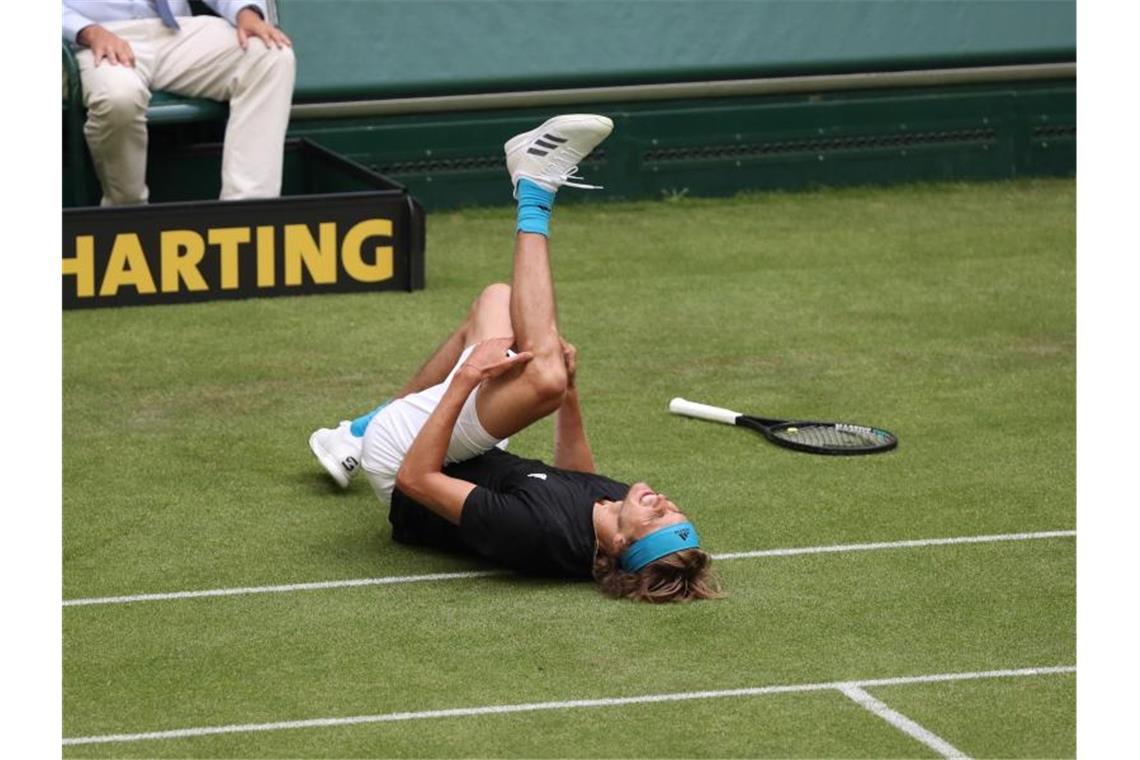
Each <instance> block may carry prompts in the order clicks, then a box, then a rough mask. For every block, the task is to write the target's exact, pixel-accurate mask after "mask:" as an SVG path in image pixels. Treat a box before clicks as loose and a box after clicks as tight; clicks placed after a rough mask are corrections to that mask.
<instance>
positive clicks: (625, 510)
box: [618, 483, 688, 541]
mask: <svg viewBox="0 0 1140 760" xmlns="http://www.w3.org/2000/svg"><path fill="white" fill-rule="evenodd" d="M687 519H688V518H687V517H685V515H684V514H682V513H681V510H679V509H677V505H676V504H674V503H673V502H672V501H670V500H669V497H668V496H666V495H665V494H661V493H657V492H656V491H654V490H653V489H652V488H651V487H650V486H649V485H648V484H646V483H634V484H633V486H632V487H631V488H630V489H629V492H628V493H627V494H626V495H625V498H624V499H622V502H621V510H620V511H619V512H618V530H619V531H620V532H621V533H622V534H624V535H625V536H626V537H627V538H628V539H629V540H631V541H636V540H637V539H639V538H641V537H642V536H645V535H647V534H649V533H652V532H653V531H655V530H659V529H660V528H664V527H666V526H667V525H675V524H676V523H682V522H685V521H686V520H687Z"/></svg>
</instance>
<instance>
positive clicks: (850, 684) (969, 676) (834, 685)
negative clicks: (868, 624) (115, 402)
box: [63, 665, 1077, 745]
mask: <svg viewBox="0 0 1140 760" xmlns="http://www.w3.org/2000/svg"><path fill="white" fill-rule="evenodd" d="M1075 672H1077V669H1076V667H1074V666H1072V665H1058V666H1052V667H1042V668H1019V669H1016V670H986V671H978V672H974V673H939V674H934V675H924V676H902V677H898V678H875V679H868V680H863V681H834V682H830V683H807V684H784V685H780V686H757V687H750V688H744V689H722V690H718V691H687V692H674V693H671V694H644V695H641V696H636V697H606V698H603V699H573V700H567V701H562V702H531V703H527V704H514V705H488V706H484V707H456V708H451V709H446V710H422V711H418V712H395V713H383V714H380V715H356V716H351V717H346V718H311V719H309V720H288V721H280V722H276V723H241V724H232V725H228V726H203V727H200V728H180V729H175V730H172V731H148V732H146V733H138V734H103V735H100V736H75V737H70V738H64V740H63V743H64V744H65V745H74V744H111V743H117V742H139V741H150V740H159V739H187V738H191V737H197V736H215V735H218V734H245V733H254V732H258V731H284V730H288V729H297V728H325V727H330V726H356V725H363V724H368V723H396V722H401V721H409V720H427V719H433V718H461V717H469V716H475V715H505V714H508V713H523V712H538V711H542V710H572V709H578V708H584V707H613V706H618V705H639V704H649V703H660V702H683V701H687V700H693V699H715V698H722V697H759V696H764V695H768V694H790V693H797V692H812V691H827V690H829V689H835V690H838V691H843V690H844V689H851V688H860V687H873V686H899V685H902V684H916V683H938V682H945V681H967V680H974V679H982V678H1016V677H1025V676H1039V675H1052V674H1059V673H1075ZM844 693H846V692H844Z"/></svg>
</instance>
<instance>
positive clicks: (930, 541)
mask: <svg viewBox="0 0 1140 760" xmlns="http://www.w3.org/2000/svg"><path fill="white" fill-rule="evenodd" d="M1076 535H1077V532H1076V531H1075V530H1047V531H1039V532H1037V533H1001V534H996V535H991V536H958V537H956V538H917V539H914V540H912V541H883V542H879V543H873V544H838V545H836V546H805V547H802V548H798V549H760V550H758V551H753V552H731V553H729V554H714V555H713V559H717V560H726V559H753V558H756V557H791V556H794V555H797V554H831V553H833V552H869V551H875V550H877V549H907V548H912V547H916V546H949V545H951V544H992V543H995V542H998V541H1037V540H1041V539H1043V538H1071V537H1073V536H1076Z"/></svg>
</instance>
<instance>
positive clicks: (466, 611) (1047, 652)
mask: <svg viewBox="0 0 1140 760" xmlns="http://www.w3.org/2000/svg"><path fill="white" fill-rule="evenodd" d="M512 222H513V213H512V212H511V210H509V209H505V208H504V209H487V210H473V211H465V212H460V213H453V214H440V215H433V216H432V217H431V218H430V219H429V222H428V241H429V249H428V289H427V290H425V291H421V292H417V293H413V294H401V293H385V294H377V295H371V296H369V295H351V296H349V295H346V296H321V297H302V298H284V299H272V300H263V301H245V302H234V303H219V304H203V305H193V306H177V307H161V308H158V307H155V308H135V309H120V310H105V311H90V312H72V313H67V314H65V315H64V378H63V380H64V473H63V475H64V590H63V594H64V598H65V599H74V598H79V597H92V596H109V595H119V594H141V593H152V592H169V591H182V590H195V589H209V588H223V587H231V586H250V585H268V584H282V583H296V582H307V581H323V580H336V579H349V578H364V577H375V576H383V575H411V574H418V573H430V572H439V571H452V570H468V569H484V568H486V567H487V565H484V564H482V563H480V562H478V561H475V560H473V559H471V558H467V557H461V556H449V555H441V554H436V553H428V552H422V551H414V550H412V549H409V548H406V547H402V546H399V545H397V544H394V543H393V542H391V541H390V539H389V530H388V525H387V519H386V514H385V513H384V512H383V511H382V510H381V509H380V508H379V506H378V505H377V504H376V502H375V499H374V497H373V495H372V493H371V489H370V488H369V487H368V485H367V484H366V483H364V482H357V483H354V484H353V487H352V488H351V489H350V490H349V491H348V492H347V493H342V492H340V491H339V489H337V488H336V487H335V486H332V485H331V484H330V483H328V482H326V478H324V477H322V474H321V471H320V470H319V468H318V467H317V466H316V464H315V462H314V461H313V460H312V456H311V454H310V453H309V451H308V447H307V445H306V439H307V436H308V434H309V433H310V432H311V431H312V430H313V429H314V428H315V427H318V426H322V425H327V424H329V423H332V422H335V421H336V420H339V419H342V418H345V417H349V416H353V415H354V414H356V413H359V412H362V411H365V410H367V409H368V408H369V407H370V406H371V405H373V404H374V403H375V402H376V401H378V400H380V399H382V398H383V397H384V396H385V394H387V393H390V392H392V391H393V390H395V389H396V388H397V387H398V386H399V385H401V384H402V382H403V381H404V379H405V378H406V377H407V376H408V375H409V374H410V373H411V372H412V371H413V370H414V369H415V368H416V367H417V366H418V365H419V364H420V362H422V360H423V359H424V358H425V356H426V352H427V351H428V350H429V348H431V347H434V345H436V344H437V343H438V342H439V340H441V339H442V337H443V336H444V335H445V334H446V332H447V331H448V330H449V329H450V327H451V326H453V325H454V323H455V322H457V321H458V320H459V319H460V318H461V316H462V315H463V313H464V311H465V309H466V306H467V304H468V303H469V302H470V300H471V299H472V298H473V297H474V296H475V294H476V293H477V292H478V290H479V289H480V287H481V286H482V285H484V284H486V283H488V282H491V281H494V280H507V279H509V276H510V253H511V239H510V231H511V229H512ZM1074 248H1075V187H1074V183H1073V182H1072V181H1065V180H1050V181H1031V182H1016V183H1001V184H985V185H973V184H971V185H937V186H918V187H906V188H895V189H886V190H884V189H858V190H842V191H821V192H817V193H810V194H766V195H753V196H741V197H738V198H734V199H729V200H708V201H706V200H693V199H684V200H681V201H678V202H658V203H629V204H613V205H580V206H574V205H568V206H566V207H563V208H559V209H558V210H557V211H556V212H555V220H554V235H553V252H554V253H553V257H554V258H553V260H554V270H555V277H556V281H557V287H558V297H559V307H560V315H561V323H562V327H563V330H564V332H565V333H566V334H567V337H568V338H569V339H570V340H572V341H574V342H575V343H576V344H577V345H578V346H579V351H580V354H579V355H580V364H581V369H580V377H579V384H580V386H581V389H582V390H581V395H582V398H583V404H584V408H585V414H586V421H587V427H588V430H589V432H590V436H591V440H592V442H593V445H594V450H595V455H596V457H597V460H598V462H599V465H600V467H601V469H602V471H603V472H605V473H606V474H609V475H612V476H614V477H617V478H622V479H635V478H636V479H646V480H648V481H649V482H650V483H652V484H654V485H656V486H657V487H659V488H661V489H662V490H664V491H665V492H667V493H669V494H670V496H671V497H672V498H673V499H674V500H675V501H676V502H677V503H678V504H679V505H681V506H682V508H684V509H686V511H687V512H688V513H689V514H690V516H691V517H692V518H693V519H694V521H695V522H696V523H697V524H698V526H699V527H700V530H701V535H702V539H703V541H704V543H705V545H706V546H707V548H708V549H709V550H710V551H713V552H714V553H724V552H733V551H745V550H754V549H767V548H782V547H796V546H815V545H828V544H839V543H853V542H866V541H892V540H899V539H911V538H931V537H942V536H971V535H980V534H999V533H1018V532H1024V531H1043V530H1065V529H1071V528H1073V527H1074V523H1075V515H1074V502H1075V446H1076V443H1075V387H1074V386H1075V257H1074ZM676 395H681V396H685V397H688V398H691V399H694V400H699V401H705V402H708V403H713V404H718V405H725V406H730V407H734V408H737V409H739V410H742V411H752V412H757V413H764V414H770V415H772V416H783V415H787V416H802V417H822V418H828V417H841V418H846V419H851V420H853V421H857V422H868V423H874V424H879V425H882V426H884V427H887V428H888V429H891V430H892V431H894V432H895V433H897V434H898V435H899V437H900V440H901V444H900V447H899V449H898V450H897V451H895V452H892V453H890V454H887V455H883V456H878V457H860V458H850V459H847V458H838V459H832V458H821V457H812V456H809V455H804V454H798V453H794V452H789V451H785V450H782V449H779V448H776V447H774V446H771V445H769V444H767V443H765V442H764V441H763V440H762V439H760V438H759V437H758V436H755V435H753V434H750V433H748V432H746V431H743V430H734V429H731V428H728V427H725V426H720V425H714V424H710V423H705V422H701V421H697V420H689V419H682V418H678V417H675V416H672V415H670V414H668V413H667V411H666V408H667V404H668V400H669V399H670V398H672V397H673V396H676ZM551 435H552V433H551V426H550V425H549V423H545V424H539V425H537V426H535V427H534V428H532V429H530V430H528V431H525V432H524V433H522V434H520V435H518V436H516V437H514V438H513V439H512V450H514V451H516V452H517V453H520V454H523V455H525V456H537V457H542V458H549V454H550V443H551ZM718 566H719V571H720V574H721V576H722V578H723V579H724V581H725V583H726V586H727V590H728V592H729V596H728V597H727V598H726V599H723V600H719V601H716V602H708V603H701V604H697V605H692V606H687V607H669V608H664V609H662V608H654V607H649V606H642V605H635V604H631V603H621V602H614V601H609V600H606V599H604V598H603V597H601V596H600V595H599V594H597V593H596V592H595V591H593V589H592V587H591V585H590V584H559V583H551V582H537V581H528V580H521V579H517V578H513V577H510V576H507V577H496V578H490V579H477V580H460V581H448V582H440V583H417V584H408V585H401V586H386V587H374V588H362V589H332V590H323V591H305V592H296V593H290V594H279V595H269V596H243V597H232V598H221V599H196V600H183V601H163V602H149V603H142V604H135V605H118V606H100V607H69V608H67V609H66V610H65V613H64V735H65V736H69V737H75V736H91V735H99V734H109V733H135V732H144V731H159V730H167V729H177V728H191V727H199V726H217V725H228V724H244V723H261V722H276V721H290V720H304V719H309V718H323V717H338V716H356V715H377V714H382V713H389V712H400V711H418V710H433V709H446V708H455V707H479V706H485V705H501V704H512V703H522V702H544V701H561V700H571V699H589V698H599V697H618V696H636V695H645V694H659V693H667V692H683V691H693V690H720V689H731V688H737V687H753V686H767V685H780V684H801V683H819V682H833V681H838V680H848V679H851V680H853V679H870V678H889V677H895V676H908V675H924V674H934V673H947V672H970V671H985V670H992V669H1001V668H1022V667H1031V666H1051V665H1071V664H1073V663H1074V662H1075V641H1074V640H1075V572H1074V545H1073V541H1072V539H1056V540H1044V541H1029V542H1022V543H1000V544H986V545H963V546H943V547H924V548H914V549H897V550H887V551H877V552H867V553H859V554H854V553H852V554H833V555H812V556H797V557H779V558H774V557H769V558H763V559H740V560H731V561H724V562H720V563H718ZM868 690H869V691H870V692H871V693H872V694H874V695H875V696H876V697H877V698H879V699H881V700H883V701H885V702H886V703H887V704H889V705H890V706H891V707H893V708H894V709H896V710H898V711H900V712H902V713H904V714H906V715H908V717H910V718H912V719H914V720H916V721H918V722H919V723H921V724H922V725H924V726H925V727H927V728H928V729H930V730H931V731H934V732H935V733H937V734H939V735H940V736H942V737H943V738H944V739H946V740H947V741H949V742H950V743H951V744H954V745H955V746H957V747H958V748H959V749H961V750H963V751H965V752H967V753H970V754H972V755H975V756H983V757H985V756H1002V757H1042V756H1045V757H1055V756H1072V755H1073V754H1074V752H1075V738H1074V735H1075V728H1074V724H1075V721H1074V678H1073V677H1072V676H1071V675H1045V676H1035V677H1031V678H1025V679H1001V680H992V681H989V680H987V681H971V682H962V683H943V684H908V685H902V686H890V687H880V688H874V689H868ZM65 755H67V756H74V757H109V756H146V757H205V756H210V757H213V756H234V757H273V756H304V757H340V756H472V755H477V756H488V755H494V756H534V757H561V756H566V757H588V756H612V757H619V756H620V757H641V756H647V755H658V756H702V757H744V756H791V757H819V756H829V757H830V756H834V757H916V756H917V757H925V756H932V755H933V753H932V751H931V750H930V749H929V748H927V747H925V746H924V745H922V744H919V743H918V742H916V741H915V740H913V739H911V738H909V737H907V736H905V735H904V734H902V733H900V732H899V731H898V730H897V729H895V728H893V727H892V726H890V725H888V724H887V723H885V722H884V721H882V720H881V719H880V718H878V717H876V716H874V715H872V714H871V713H869V712H867V711H866V710H864V709H863V708H861V707H859V706H858V705H856V704H854V703H853V702H851V701H850V700H848V699H847V698H846V697H844V696H843V695H842V694H840V693H839V692H835V691H830V692H810V693H797V694H777V695H767V696H759V697H747V698H744V697H742V698H722V699H710V700H705V701H692V702H681V703H669V704H642V705H628V706H623V707H611V708H591V709H579V710H568V709H567V710H555V711H548V712H540V713H522V714H516V715H498V716H468V717H460V718H440V719H428V720H414V721H408V722H402V723H384V724H375V725H363V726H339V727H328V728H306V729H296V730H283V731H272V732H260V733H240V734H232V735H225V736H214V737H198V738H189V739H177V740H161V741H146V742H138V743H121V744H105V745H91V746H74V747H66V748H65Z"/></svg>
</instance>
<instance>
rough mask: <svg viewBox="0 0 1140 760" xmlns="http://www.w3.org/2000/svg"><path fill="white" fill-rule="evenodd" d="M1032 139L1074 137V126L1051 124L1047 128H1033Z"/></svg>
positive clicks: (1075, 130) (1075, 129) (1075, 133)
mask: <svg viewBox="0 0 1140 760" xmlns="http://www.w3.org/2000/svg"><path fill="white" fill-rule="evenodd" d="M1033 136H1034V137H1076V136H1077V125H1076V124H1051V125H1049V126H1047V127H1034V128H1033Z"/></svg>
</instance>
